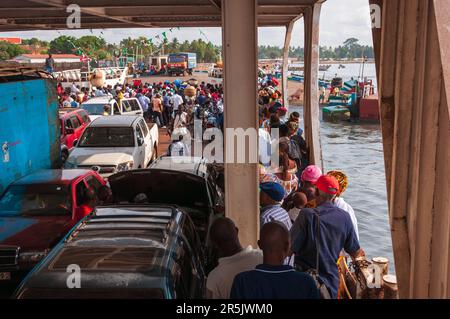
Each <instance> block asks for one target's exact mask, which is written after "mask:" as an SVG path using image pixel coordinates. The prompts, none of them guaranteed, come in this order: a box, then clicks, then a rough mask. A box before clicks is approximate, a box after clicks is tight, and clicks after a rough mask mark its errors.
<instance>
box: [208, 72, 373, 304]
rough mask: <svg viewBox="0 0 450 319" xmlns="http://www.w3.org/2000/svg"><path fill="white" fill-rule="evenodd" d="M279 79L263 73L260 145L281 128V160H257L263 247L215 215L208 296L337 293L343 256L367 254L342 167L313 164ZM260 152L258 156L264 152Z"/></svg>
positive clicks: (298, 296) (288, 296)
mask: <svg viewBox="0 0 450 319" xmlns="http://www.w3.org/2000/svg"><path fill="white" fill-rule="evenodd" d="M277 85H278V81H277V80H276V79H275V78H274V77H272V76H271V75H262V76H260V85H259V108H260V129H259V136H260V150H261V145H262V144H268V145H267V147H265V148H263V149H264V150H270V149H271V144H272V143H274V141H273V136H272V133H273V132H272V131H273V130H274V129H278V132H279V141H278V143H279V154H278V157H279V161H278V163H279V164H278V166H276V167H273V165H272V163H270V162H267V163H266V162H263V161H261V163H260V238H259V241H258V246H259V248H260V249H256V248H253V247H251V246H249V247H246V248H244V247H242V246H241V244H240V242H239V238H238V229H237V228H236V226H235V224H234V222H233V221H232V220H230V219H228V218H219V219H217V220H216V221H215V222H214V223H213V225H212V229H211V239H212V242H213V244H214V245H215V247H216V248H217V250H218V252H219V255H220V259H219V264H218V266H217V267H216V268H215V269H214V270H213V271H212V272H211V273H210V274H209V275H208V279H207V290H208V297H209V298H231V299H260V298H267V299H308V298H311V299H317V298H332V299H335V298H338V290H339V284H340V278H339V270H338V266H337V262H338V260H339V258H340V256H347V255H349V256H350V257H351V258H352V259H354V260H360V259H365V254H364V251H363V250H362V249H361V247H360V244H359V235H358V225H357V220H356V216H355V213H354V211H353V209H352V207H351V206H350V205H349V204H348V203H347V202H346V201H345V200H344V198H343V197H342V195H343V193H344V192H345V190H346V188H347V186H348V178H347V176H346V175H345V174H344V173H343V172H340V171H330V172H328V173H326V174H323V173H322V170H321V169H320V168H319V167H317V166H315V165H310V163H309V150H308V148H307V145H306V142H305V140H304V138H303V136H302V135H303V131H302V129H301V128H300V114H299V113H297V112H293V113H291V114H290V115H289V116H287V109H286V108H284V107H283V101H282V97H281V96H282V95H281V93H280V91H279V90H278V89H277ZM260 158H261V156H260Z"/></svg>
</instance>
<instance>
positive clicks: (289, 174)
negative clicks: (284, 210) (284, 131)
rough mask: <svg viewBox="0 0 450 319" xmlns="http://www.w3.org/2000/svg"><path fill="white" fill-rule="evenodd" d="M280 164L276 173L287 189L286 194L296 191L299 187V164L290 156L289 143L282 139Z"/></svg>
mask: <svg viewBox="0 0 450 319" xmlns="http://www.w3.org/2000/svg"><path fill="white" fill-rule="evenodd" d="M279 153H280V157H279V160H280V164H279V167H278V168H277V169H276V171H275V175H276V176H277V177H278V178H279V179H280V181H281V185H282V186H283V188H284V189H285V191H286V196H288V195H289V194H291V193H292V192H295V191H296V190H297V188H298V178H297V176H296V175H295V174H296V173H297V164H295V161H294V160H292V159H291V158H290V157H289V144H288V142H287V141H285V140H281V139H280V145H279Z"/></svg>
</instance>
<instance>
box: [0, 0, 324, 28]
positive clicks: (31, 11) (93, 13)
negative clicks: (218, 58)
mask: <svg viewBox="0 0 450 319" xmlns="http://www.w3.org/2000/svg"><path fill="white" fill-rule="evenodd" d="M321 2H325V0H258V8H257V12H258V25H259V26H286V25H287V24H289V22H291V21H292V20H294V19H298V18H299V17H301V16H303V13H304V12H305V9H306V7H307V6H311V5H313V4H315V3H321ZM72 3H73V4H78V5H79V6H80V8H81V28H82V29H95V28H102V29H106V28H142V27H146V28H148V27H151V28H159V27H173V26H179V27H220V26H222V15H221V14H222V13H221V1H220V0H189V1H188V0H153V1H148V0H115V1H112V0H76V1H73V0H58V1H55V0H53V1H47V0H4V1H1V2H0V31H19V30H33V29H35V30H36V29H37V30H45V29H53V30H54V29H67V28H68V26H67V16H68V13H67V11H66V9H67V6H68V5H70V4H72ZM1 20H5V23H1Z"/></svg>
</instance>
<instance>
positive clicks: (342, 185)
mask: <svg viewBox="0 0 450 319" xmlns="http://www.w3.org/2000/svg"><path fill="white" fill-rule="evenodd" d="M327 175H329V176H333V177H335V178H336V179H337V180H338V182H339V191H338V193H337V194H336V197H335V198H334V199H333V204H334V206H336V207H337V208H340V209H342V210H345V211H346V212H347V213H348V214H349V215H350V218H351V219H352V224H353V228H355V233H356V237H358V240H359V231H358V221H357V219H356V215H355V211H354V210H353V208H352V206H350V205H349V204H348V203H347V202H346V201H345V200H344V199H343V198H342V194H343V193H344V192H345V190H346V189H347V186H348V178H347V176H346V175H345V174H344V173H343V172H340V171H330V172H328V173H327Z"/></svg>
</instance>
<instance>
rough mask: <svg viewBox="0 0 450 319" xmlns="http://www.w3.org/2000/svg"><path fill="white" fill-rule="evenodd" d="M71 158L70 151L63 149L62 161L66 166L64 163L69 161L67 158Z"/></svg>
mask: <svg viewBox="0 0 450 319" xmlns="http://www.w3.org/2000/svg"><path fill="white" fill-rule="evenodd" d="M68 158H69V152H68V151H67V150H62V151H61V163H62V165H63V166H64V163H65V162H66V161H67V159H68Z"/></svg>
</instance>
